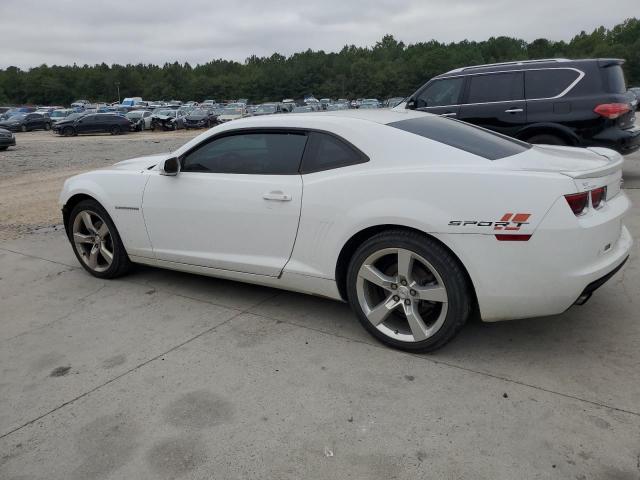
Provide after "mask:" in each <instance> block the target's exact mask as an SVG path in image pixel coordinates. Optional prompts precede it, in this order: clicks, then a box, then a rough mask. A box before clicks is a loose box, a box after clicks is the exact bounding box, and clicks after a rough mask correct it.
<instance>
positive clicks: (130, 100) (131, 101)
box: [120, 97, 142, 108]
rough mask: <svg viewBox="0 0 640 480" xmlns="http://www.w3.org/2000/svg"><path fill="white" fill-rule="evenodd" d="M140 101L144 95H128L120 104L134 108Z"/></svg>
mask: <svg viewBox="0 0 640 480" xmlns="http://www.w3.org/2000/svg"><path fill="white" fill-rule="evenodd" d="M140 102H142V97H127V98H125V99H124V100H122V103H121V104H120V106H122V107H128V108H133V107H135V106H136V105H137V104H138V103H140Z"/></svg>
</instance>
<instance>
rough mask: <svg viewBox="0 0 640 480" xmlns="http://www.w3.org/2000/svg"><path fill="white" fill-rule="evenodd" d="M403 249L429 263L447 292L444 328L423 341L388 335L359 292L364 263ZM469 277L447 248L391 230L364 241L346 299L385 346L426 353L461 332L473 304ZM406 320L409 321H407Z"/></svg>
mask: <svg viewBox="0 0 640 480" xmlns="http://www.w3.org/2000/svg"><path fill="white" fill-rule="evenodd" d="M388 248H391V249H393V248H401V249H406V250H410V251H411V252H412V253H414V254H417V255H419V256H420V257H422V258H424V259H425V260H427V261H428V262H429V263H430V264H431V266H433V267H434V268H435V270H436V271H437V273H438V275H440V277H441V279H442V281H443V283H444V287H445V288H446V293H447V302H448V303H447V312H446V316H445V319H444V322H443V323H442V325H441V327H440V328H439V329H438V330H437V331H436V332H435V333H433V335H431V336H430V337H428V338H426V339H425V340H421V341H410V342H408V341H402V340H397V339H395V338H392V337H389V336H387V335H385V334H384V333H383V332H381V331H380V330H378V329H377V328H376V327H375V326H374V325H373V324H372V323H371V322H370V321H369V320H368V319H367V317H366V315H365V313H364V311H363V309H362V307H361V305H360V302H359V300H358V294H357V290H356V283H357V280H358V272H359V270H360V267H361V266H362V264H363V262H364V261H365V260H366V259H367V258H368V257H369V256H371V255H373V254H375V252H377V251H380V250H383V249H388ZM468 283H469V282H468V280H467V276H466V274H465V272H464V270H463V268H462V266H461V265H460V264H459V262H458V260H457V259H456V258H455V257H454V256H453V255H452V254H451V253H449V252H448V251H447V250H446V248H444V247H443V246H442V245H441V244H439V243H438V242H437V241H435V240H434V239H432V238H429V237H427V236H426V235H423V234H419V233H417V232H411V231H405V230H389V231H386V232H382V233H379V234H377V235H375V236H373V237H371V238H370V239H369V240H367V241H366V242H364V243H363V244H362V245H360V247H359V248H358V249H357V250H356V252H355V254H354V255H353V257H352V258H351V261H350V263H349V269H348V271H347V285H346V286H347V297H348V301H349V304H350V305H351V308H352V309H353V310H354V312H355V313H356V315H357V316H358V319H359V320H360V323H361V324H362V325H363V326H364V328H365V329H366V330H367V331H368V332H369V333H370V334H371V335H372V336H374V337H375V338H376V339H378V340H379V341H380V342H382V343H383V344H385V345H388V346H390V347H393V348H397V349H400V350H405V351H409V352H415V353H426V352H431V351H434V350H437V349H439V348H441V347H443V346H444V345H445V344H446V343H447V342H449V341H450V340H451V339H452V338H453V337H455V335H456V334H457V333H458V332H459V331H460V329H461V328H462V326H463V325H464V324H465V322H466V321H467V318H468V317H469V314H470V312H471V311H472V308H473V305H474V300H473V299H474V297H473V295H472V293H471V287H470V285H469V284H468ZM405 321H406V320H405Z"/></svg>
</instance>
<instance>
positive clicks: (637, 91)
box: [629, 87, 640, 110]
mask: <svg viewBox="0 0 640 480" xmlns="http://www.w3.org/2000/svg"><path fill="white" fill-rule="evenodd" d="M629 91H630V92H631V93H632V94H633V96H634V97H636V110H638V109H639V108H640V87H631V88H630V89H629Z"/></svg>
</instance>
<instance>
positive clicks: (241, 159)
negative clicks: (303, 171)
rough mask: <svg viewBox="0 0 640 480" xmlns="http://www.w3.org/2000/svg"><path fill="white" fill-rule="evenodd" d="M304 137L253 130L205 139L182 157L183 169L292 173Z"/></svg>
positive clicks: (298, 162)
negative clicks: (210, 139) (204, 141)
mask: <svg viewBox="0 0 640 480" xmlns="http://www.w3.org/2000/svg"><path fill="white" fill-rule="evenodd" d="M306 143H307V136H306V135H305V134H304V133H303V132H300V133H293V132H277V133H276V132H252V133H239V134H232V135H228V136H224V137H221V138H217V139H214V140H213V141H211V142H208V143H206V144H204V145H202V146H201V147H199V148H197V149H196V150H194V151H192V152H190V153H188V154H187V155H186V156H185V157H184V158H183V159H182V171H183V172H207V173H236V174H254V175H291V174H296V173H298V171H299V169H300V162H301V160H302V153H303V152H304V148H305V145H306Z"/></svg>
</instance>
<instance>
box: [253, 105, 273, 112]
mask: <svg viewBox="0 0 640 480" xmlns="http://www.w3.org/2000/svg"><path fill="white" fill-rule="evenodd" d="M275 111H276V106H275V105H258V108H256V112H260V113H275Z"/></svg>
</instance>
